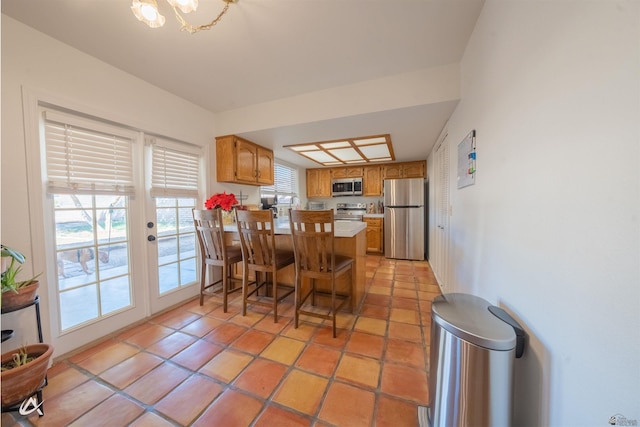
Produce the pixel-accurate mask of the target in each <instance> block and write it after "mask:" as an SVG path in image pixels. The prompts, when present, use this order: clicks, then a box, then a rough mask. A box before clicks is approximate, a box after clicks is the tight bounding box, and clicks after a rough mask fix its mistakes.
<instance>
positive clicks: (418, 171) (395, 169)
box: [382, 160, 427, 179]
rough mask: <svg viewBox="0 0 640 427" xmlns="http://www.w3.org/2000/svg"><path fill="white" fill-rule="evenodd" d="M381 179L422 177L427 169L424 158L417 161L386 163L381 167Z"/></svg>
mask: <svg viewBox="0 0 640 427" xmlns="http://www.w3.org/2000/svg"><path fill="white" fill-rule="evenodd" d="M382 169H383V173H382V178H383V179H396V178H424V177H425V173H426V170H427V162H426V161H425V160H422V161H418V162H405V163H388V164H385V165H384V166H383V167H382Z"/></svg>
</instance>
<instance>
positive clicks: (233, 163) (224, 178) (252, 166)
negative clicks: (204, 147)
mask: <svg viewBox="0 0 640 427" xmlns="http://www.w3.org/2000/svg"><path fill="white" fill-rule="evenodd" d="M273 166H274V165H273V151H272V150H269V149H268V148H264V147H261V146H259V145H257V144H254V143H253V142H251V141H248V140H246V139H243V138H240V137H239V136H235V135H226V136H220V137H217V138H216V179H217V180H218V181H219V182H234V183H236V184H250V185H273Z"/></svg>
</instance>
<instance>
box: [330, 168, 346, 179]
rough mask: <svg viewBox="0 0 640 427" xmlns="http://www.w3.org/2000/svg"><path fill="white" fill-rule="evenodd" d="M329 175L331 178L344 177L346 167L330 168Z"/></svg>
mask: <svg viewBox="0 0 640 427" xmlns="http://www.w3.org/2000/svg"><path fill="white" fill-rule="evenodd" d="M331 177H332V178H346V177H347V168H331Z"/></svg>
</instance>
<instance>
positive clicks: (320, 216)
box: [289, 210, 335, 277]
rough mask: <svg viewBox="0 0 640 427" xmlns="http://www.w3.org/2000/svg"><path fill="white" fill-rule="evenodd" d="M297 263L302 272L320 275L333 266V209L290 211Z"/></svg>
mask: <svg viewBox="0 0 640 427" xmlns="http://www.w3.org/2000/svg"><path fill="white" fill-rule="evenodd" d="M289 218H290V220H289V221H290V226H291V235H292V238H293V248H294V254H295V256H296V264H297V265H298V266H299V269H300V270H301V272H303V274H305V273H307V274H308V275H310V276H318V277H320V276H322V275H326V274H331V273H332V271H333V270H334V264H335V259H334V258H335V257H334V227H333V210H322V211H304V210H291V211H290V216H289Z"/></svg>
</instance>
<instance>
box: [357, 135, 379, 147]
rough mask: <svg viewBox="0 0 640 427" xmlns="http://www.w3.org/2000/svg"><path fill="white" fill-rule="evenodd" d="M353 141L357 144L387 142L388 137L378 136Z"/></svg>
mask: <svg viewBox="0 0 640 427" xmlns="http://www.w3.org/2000/svg"><path fill="white" fill-rule="evenodd" d="M353 142H355V144H356V145H357V146H360V145H370V144H386V143H387V138H385V137H384V136H379V137H377V138H365V139H356V140H354V141H353Z"/></svg>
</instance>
